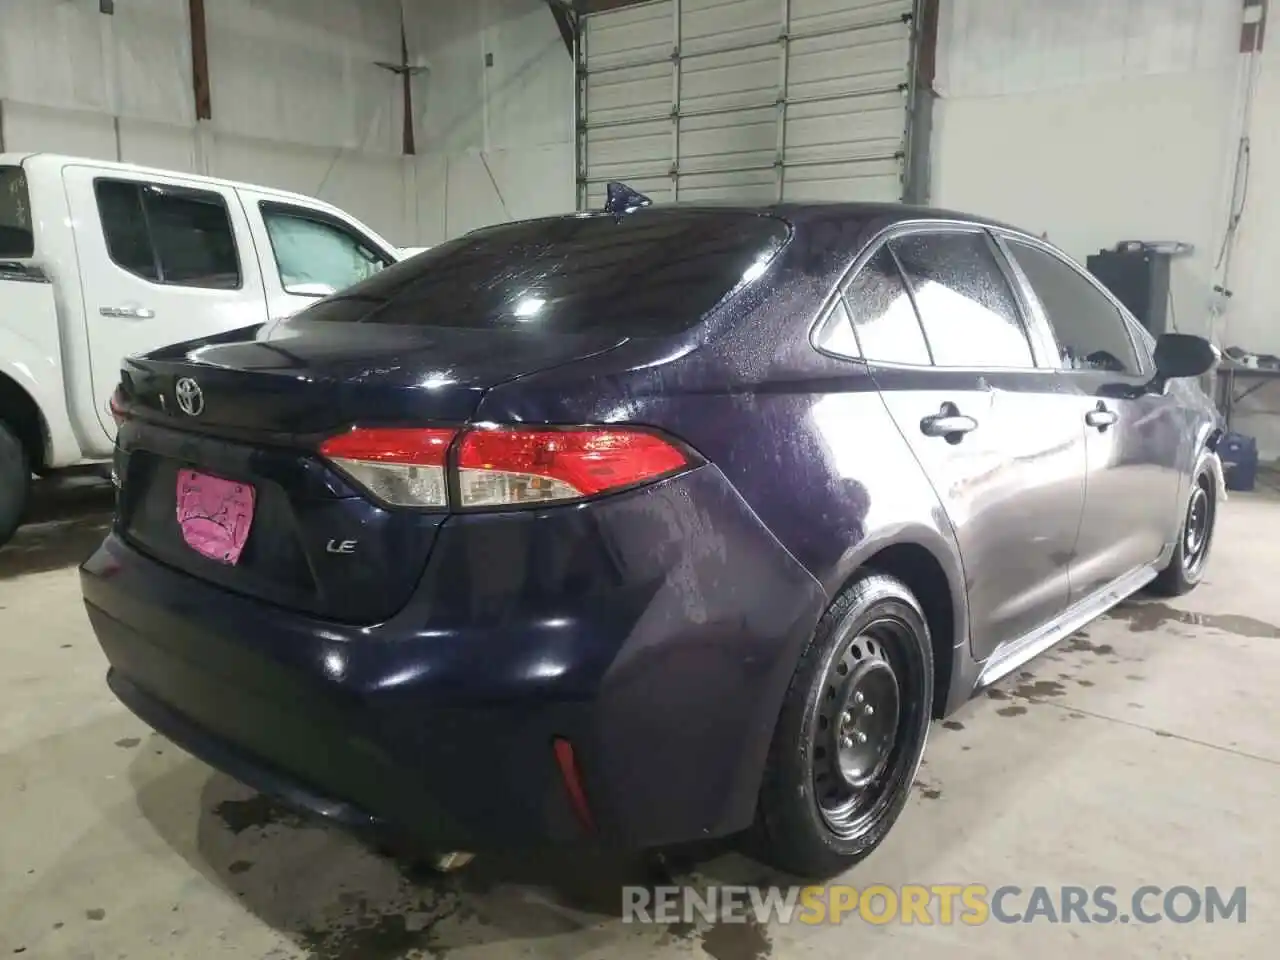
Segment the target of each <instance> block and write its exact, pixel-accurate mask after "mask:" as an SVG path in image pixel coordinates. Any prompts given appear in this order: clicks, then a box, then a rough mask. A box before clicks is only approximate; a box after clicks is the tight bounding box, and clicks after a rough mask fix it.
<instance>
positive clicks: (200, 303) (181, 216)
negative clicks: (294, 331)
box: [0, 154, 408, 545]
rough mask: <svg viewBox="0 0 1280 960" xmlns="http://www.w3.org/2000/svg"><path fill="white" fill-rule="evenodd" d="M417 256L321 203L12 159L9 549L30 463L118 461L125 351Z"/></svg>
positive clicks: (98, 166)
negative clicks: (116, 396) (117, 411)
mask: <svg viewBox="0 0 1280 960" xmlns="http://www.w3.org/2000/svg"><path fill="white" fill-rule="evenodd" d="M407 253H408V251H401V250H399V249H397V248H396V247H394V246H392V245H391V244H389V243H388V242H387V241H385V240H383V239H382V238H381V237H379V236H378V235H377V234H376V233H374V232H373V231H372V230H370V229H369V228H368V227H366V226H365V225H364V224H362V223H360V221H358V220H356V219H355V218H354V217H352V216H350V215H349V214H346V213H344V212H343V211H341V210H339V209H337V208H335V207H332V206H329V205H328V204H325V203H322V202H320V201H319V200H315V199H313V198H311V197H304V196H299V195H297V194H292V193H283V192H281V191H279V190H271V189H267V188H265V187H257V186H252V185H249V184H244V183H232V182H229V181H226V180H215V179H211V178H208V177H199V176H194V175H191V174H184V173H173V172H169V171H164V170H150V169H147V168H144V167H137V166H132V165H129V164H120V163H104V162H100V161H96V160H85V159H80V158H76V157H62V156H53V155H49V154H32V155H20V154H0V545H3V544H4V543H5V542H6V541H7V540H8V539H9V538H10V537H11V536H12V535H13V532H14V530H15V529H16V528H17V526H18V523H19V522H20V520H21V517H22V513H23V509H24V507H25V504H26V500H27V494H28V490H29V487H30V482H31V475H32V473H35V474H37V475H40V476H44V475H47V474H51V473H54V472H56V471H59V470H62V469H65V468H70V467H80V466H88V465H91V464H93V463H96V462H101V461H105V460H107V459H108V458H109V457H110V456H111V451H112V446H113V444H114V442H115V422H114V420H113V419H112V416H111V410H110V398H111V394H112V392H113V391H114V389H115V386H116V382H117V379H118V376H119V371H120V363H121V360H122V359H123V358H124V357H126V356H128V355H130V354H134V353H140V352H143V351H147V350H152V349H155V348H157V347H161V346H165V345H167V344H170V343H175V342H178V341H181V340H188V339H192V338H196V337H203V336H208V335H210V334H214V333H220V332H223V331H226V330H233V329H236V328H238V327H244V326H250V325H253V324H256V323H263V322H267V321H269V320H273V319H278V318H280V317H283V316H288V315H289V314H291V313H294V312H296V311H297V310H300V309H302V308H303V307H304V306H306V305H307V304H309V303H311V302H314V300H315V299H316V298H317V297H323V296H325V295H327V294H329V293H332V292H334V291H335V290H340V289H342V288H343V287H346V286H349V285H350V284H352V283H355V282H356V281H358V280H361V279H363V278H365V277H367V276H369V275H370V274H372V273H375V272H377V271H379V270H381V269H383V268H384V267H386V266H388V265H389V264H391V263H394V262H396V261H397V260H400V259H403V258H404V257H405V256H406V255H407Z"/></svg>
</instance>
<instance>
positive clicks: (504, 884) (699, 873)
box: [130, 735, 794, 960]
mask: <svg viewBox="0 0 1280 960" xmlns="http://www.w3.org/2000/svg"><path fill="white" fill-rule="evenodd" d="M174 752H175V748H173V747H172V746H171V745H169V744H168V743H167V741H165V740H164V739H163V738H161V737H159V736H158V735H153V736H152V737H151V738H149V740H148V741H145V742H144V744H142V745H141V747H140V749H139V750H138V756H137V758H136V759H135V760H134V762H133V764H132V765H131V767H130V777H131V779H132V780H133V782H134V784H135V788H136V791H137V802H138V807H139V809H140V811H141V812H142V814H143V815H144V816H145V817H146V818H147V820H148V821H149V822H150V823H151V825H152V827H153V828H154V829H155V830H156V832H157V833H158V834H159V835H160V836H161V837H162V838H163V839H164V840H165V842H166V843H167V844H168V845H169V846H170V847H171V848H172V849H173V850H174V851H176V852H177V853H178V854H179V855H180V856H182V857H183V858H184V859H185V860H186V861H187V862H188V863H189V864H190V865H191V866H192V867H193V868H194V869H195V870H197V871H198V872H199V873H201V874H202V875H204V876H205V877H206V878H208V879H209V880H211V881H213V882H215V883H217V884H218V885H219V886H221V887H223V888H224V889H226V890H228V891H229V892H230V893H231V894H232V895H233V896H235V897H236V898H237V899H238V900H239V902H240V903H241V904H242V906H243V907H244V908H245V909H246V910H248V911H249V912H250V913H252V914H253V915H254V916H256V917H257V918H259V919H260V920H262V922H264V923H265V924H267V925H269V926H271V927H272V928H273V929H275V930H278V931H280V932H281V933H283V934H284V935H286V936H287V937H289V938H290V939H291V940H293V941H294V942H295V943H296V944H297V946H298V947H299V948H300V949H301V950H302V951H303V954H302V955H303V956H306V957H308V958H313V960H392V958H399V957H402V956H405V955H406V954H411V953H412V952H413V951H415V950H417V951H424V952H425V954H427V955H431V954H436V955H443V954H444V953H446V952H447V951H449V950H454V949H459V948H461V947H465V946H475V945H480V944H492V943H507V942H511V943H512V945H513V946H514V945H515V944H516V943H519V942H521V941H528V940H540V939H545V938H548V937H557V936H563V935H565V934H572V933H585V934H587V935H589V936H591V937H592V938H593V940H594V942H595V943H596V944H598V945H600V946H602V948H603V947H604V945H605V944H607V943H616V942H617V941H618V940H619V939H621V938H628V939H630V938H636V939H637V940H638V945H640V946H644V945H648V946H649V947H651V948H652V947H654V946H657V945H659V944H660V943H674V942H676V941H682V940H689V941H692V942H695V943H696V942H699V941H700V942H701V943H702V944H703V947H704V949H708V950H709V952H710V953H711V954H712V956H714V957H716V958H717V960H763V958H765V957H767V956H768V955H769V951H770V941H769V937H768V933H767V931H766V930H765V929H764V928H762V927H759V926H757V925H755V924H752V923H747V924H741V923H739V924H712V925H711V926H710V927H703V928H701V929H698V928H695V927H694V925H692V924H679V923H676V924H657V925H651V926H648V927H640V926H632V925H623V924H622V923H621V922H620V920H619V918H620V917H621V915H622V913H623V896H624V894H623V888H624V887H626V886H638V887H645V888H649V889H652V888H653V887H654V886H655V885H662V886H666V885H675V884H679V883H690V882H694V883H697V884H699V885H701V884H709V883H732V884H746V885H768V884H781V885H790V884H791V883H793V882H794V881H792V880H789V879H787V878H785V877H783V876H781V875H779V874H776V873H773V872H771V871H769V870H768V869H767V868H765V867H763V866H760V865H759V864H758V863H756V862H755V861H752V860H749V859H747V858H746V857H744V856H742V855H740V854H738V853H736V852H734V848H733V846H732V844H730V843H725V842H721V843H712V844H706V845H700V846H697V847H682V848H680V849H678V850H669V851H664V852H663V853H661V854H632V855H628V854H621V853H604V852H593V851H582V850H567V849H566V850H551V851H540V852H538V853H536V854H507V855H485V856H481V857H477V858H476V860H475V861H474V862H473V863H471V864H470V865H469V866H467V867H465V868H464V869H462V870H460V871H457V872H455V873H451V874H445V875H441V874H437V873H434V872H433V871H431V870H430V869H429V868H427V867H426V866H424V865H422V864H421V863H416V862H414V861H412V860H411V859H409V858H407V857H405V856H400V855H396V854H395V853H394V852H392V851H389V850H387V849H386V848H375V847H374V846H372V845H371V844H368V843H366V842H363V841H361V840H359V839H357V838H355V837H353V836H352V835H351V834H349V833H347V832H345V831H343V830H341V829H337V828H334V827H330V826H328V825H326V824H323V823H320V822H318V821H316V820H314V819H311V818H307V817H303V816H300V815H298V814H297V813H295V812H293V811H292V810H290V809H288V808H286V807H283V806H280V805H278V804H276V803H275V802H273V801H271V800H269V799H267V798H266V797H263V796H262V795H260V794H257V793H254V792H252V791H250V790H248V789H247V788H245V787H243V786H241V785H240V784H238V783H236V782H235V781H233V780H231V779H230V778H228V777H226V776H223V775H222V774H219V773H214V772H211V771H210V770H209V768H208V767H206V766H205V765H204V764H202V763H199V762H197V761H195V760H191V759H188V758H186V757H185V756H184V757H183V758H182V759H181V760H180V761H173V760H171V759H165V758H162V757H161V754H164V755H167V756H169V757H171V756H172V754H173V753H174ZM196 809H198V810H199V814H198V821H197V822H196V823H195V824H193V823H192V822H191V818H192V815H193V811H195V810H196ZM193 827H194V829H193ZM694 875H696V877H695V876H694ZM708 940H709V941H710V947H709V948H708ZM413 955H417V954H413Z"/></svg>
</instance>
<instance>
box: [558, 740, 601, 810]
mask: <svg viewBox="0 0 1280 960" xmlns="http://www.w3.org/2000/svg"><path fill="white" fill-rule="evenodd" d="M553 749H554V750H555V754H556V766H558V767H559V768H560V779H561V781H562V782H563V783H564V789H565V793H567V794H568V795H569V804H570V806H572V807H573V813H574V815H575V816H576V817H577V818H578V822H579V823H580V824H582V827H583V829H584V830H586V831H587V833H595V830H596V825H595V818H594V817H593V816H592V815H591V804H589V803H588V802H587V791H586V790H585V789H584V788H583V786H582V772H581V771H580V770H579V769H578V759H577V757H575V756H574V754H573V744H572V743H570V742H569V741H568V740H566V739H564V738H563V737H556V738H555V740H554V741H553Z"/></svg>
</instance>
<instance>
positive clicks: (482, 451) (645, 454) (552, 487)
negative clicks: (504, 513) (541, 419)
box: [458, 427, 689, 507]
mask: <svg viewBox="0 0 1280 960" xmlns="http://www.w3.org/2000/svg"><path fill="white" fill-rule="evenodd" d="M687 466H689V458H688V456H687V455H686V454H685V453H684V451H682V450H680V449H679V448H677V447H676V446H674V445H673V444H671V443H669V442H668V441H666V440H664V439H662V438H661V437H659V436H657V435H655V434H652V433H649V432H647V431H642V430H633V429H628V428H625V427H600V428H580V429H571V430H537V429H524V428H498V429H490V430H472V431H469V432H468V433H466V434H465V435H464V436H463V438H462V442H461V444H460V446H459V448H458V491H459V494H460V497H461V503H460V506H463V507H497V506H516V505H522V504H530V503H552V502H555V501H558V500H578V499H581V498H583V497H590V496H594V495H596V494H600V493H606V492H608V491H610V490H618V489H621V488H623V487H631V486H635V485H636V484H639V483H644V482H646V481H649V480H655V479H657V478H658V477H661V476H663V475H664V474H668V473H672V472H674V471H676V470H680V469H683V468H684V467H687Z"/></svg>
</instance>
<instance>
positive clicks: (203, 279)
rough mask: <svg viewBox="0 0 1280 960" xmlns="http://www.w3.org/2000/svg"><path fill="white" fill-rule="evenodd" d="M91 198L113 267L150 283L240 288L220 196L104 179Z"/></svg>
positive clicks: (236, 259)
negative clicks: (95, 206) (96, 200)
mask: <svg viewBox="0 0 1280 960" xmlns="http://www.w3.org/2000/svg"><path fill="white" fill-rule="evenodd" d="M94 193H95V194H96V196H97V199H98V214H99V216H100V217H101V218H102V232H103V236H104V238H105V239H106V242H107V250H108V252H109V253H110V255H111V259H112V260H113V261H114V262H115V263H116V265H117V266H119V267H122V268H123V269H125V270H128V271H129V272H130V273H132V274H134V275H136V276H139V277H142V278H143V279H144V280H149V281H150V282H152V283H159V284H171V285H174V286H182V287H202V288H205V289H209V290H238V289H239V288H240V285H241V282H242V277H241V273H240V260H239V255H238V253H237V251H236V240H235V232H234V230H233V229H232V226H231V218H230V217H229V216H228V214H227V206H226V203H225V202H224V201H223V199H222V196H221V195H220V194H218V193H214V192H212V191H204V190H191V189H186V188H181V189H179V188H172V187H166V186H160V185H156V184H149V183H142V182H136V181H126V180H105V179H100V180H98V181H97V182H96V183H95V184H94Z"/></svg>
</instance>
